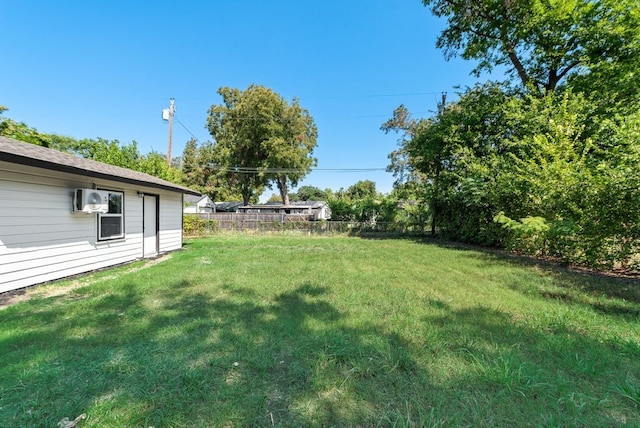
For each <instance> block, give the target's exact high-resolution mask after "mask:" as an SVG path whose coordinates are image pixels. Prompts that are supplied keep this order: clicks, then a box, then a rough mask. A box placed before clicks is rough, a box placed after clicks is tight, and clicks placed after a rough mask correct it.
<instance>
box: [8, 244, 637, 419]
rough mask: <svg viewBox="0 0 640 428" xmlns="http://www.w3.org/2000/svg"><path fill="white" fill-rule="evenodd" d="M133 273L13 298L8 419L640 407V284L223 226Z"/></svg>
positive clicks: (468, 255) (424, 414)
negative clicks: (238, 232)
mask: <svg viewBox="0 0 640 428" xmlns="http://www.w3.org/2000/svg"><path fill="white" fill-rule="evenodd" d="M136 266H138V267H137V268H135V269H132V268H131V267H122V268H118V269H113V270H109V271H105V272H99V273H96V274H93V275H90V276H87V277H84V278H81V279H76V280H74V281H76V284H75V286H76V288H73V289H72V290H70V291H68V292H66V293H65V294H61V295H56V296H53V297H46V296H47V295H51V294H55V293H50V290H51V289H54V288H56V287H57V288H59V289H64V288H65V287H68V286H69V284H70V283H69V282H60V283H56V284H53V285H50V286H46V287H41V288H36V289H35V290H32V291H31V293H32V298H31V299H30V300H29V301H26V302H23V303H19V304H16V305H14V306H11V307H8V308H5V309H3V310H1V311H0V379H1V380H0V425H2V426H4V425H14V426H34V425H35V426H57V423H58V422H59V421H60V420H62V419H63V418H64V417H68V418H70V419H73V418H75V417H76V416H78V415H79V414H81V413H85V414H86V415H87V419H86V420H84V421H83V422H82V426H558V425H562V426H622V425H625V424H630V425H631V426H633V424H634V423H636V422H637V421H638V420H640V411H639V406H640V359H638V355H640V327H639V326H640V322H639V321H640V320H639V317H638V313H639V309H640V308H639V306H640V304H639V303H638V300H640V299H634V296H640V294H639V290H640V288H639V285H638V283H637V282H634V281H624V282H622V281H619V280H616V279H608V278H604V277H599V276H594V275H585V274H581V273H571V272H568V271H565V270H562V269H557V268H553V267H549V266H544V265H542V266H539V265H537V264H535V263H531V262H527V261H526V260H525V261H523V260H518V259H512V258H508V257H503V256H498V255H494V254H491V253H485V252H481V251H476V250H468V249H452V248H446V247H443V246H438V245H436V244H434V243H424V242H418V241H411V240H397V239H390V240H384V239H359V238H348V237H331V238H327V237H301V236H221V237H215V238H210V239H202V240H194V241H189V242H188V243H187V245H186V246H185V249H184V250H183V251H180V252H177V253H174V254H172V256H171V257H170V258H169V259H168V260H165V261H162V262H160V263H157V264H155V265H152V266H148V267H144V268H141V267H140V265H136ZM78 282H79V283H80V284H78ZM83 284H85V285H84V286H81V287H77V286H78V285H83ZM623 297H624V298H623Z"/></svg>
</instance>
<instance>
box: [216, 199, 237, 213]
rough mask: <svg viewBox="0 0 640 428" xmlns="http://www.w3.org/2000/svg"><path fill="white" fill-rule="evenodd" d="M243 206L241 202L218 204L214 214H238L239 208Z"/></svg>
mask: <svg viewBox="0 0 640 428" xmlns="http://www.w3.org/2000/svg"><path fill="white" fill-rule="evenodd" d="M241 206H242V201H240V202H216V203H215V207H214V212H216V213H237V212H238V208H240V207H241Z"/></svg>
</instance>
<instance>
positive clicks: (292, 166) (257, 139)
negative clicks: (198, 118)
mask: <svg viewBox="0 0 640 428" xmlns="http://www.w3.org/2000/svg"><path fill="white" fill-rule="evenodd" d="M218 94H220V96H221V97H222V104H218V105H212V106H211V108H210V109H209V117H208V118H207V127H208V129H209V132H210V133H211V135H212V136H213V138H214V140H215V144H214V145H213V147H212V160H213V161H214V166H215V168H216V169H217V171H218V173H217V175H218V177H220V178H224V179H225V180H226V181H227V183H228V184H229V186H230V187H231V188H233V189H236V190H237V192H238V193H240V194H241V195H242V198H243V200H244V202H245V203H248V202H249V200H250V199H251V197H252V196H254V195H255V194H256V193H257V192H258V191H261V190H262V189H264V188H265V187H271V186H272V185H273V184H274V183H275V184H276V186H277V188H278V190H279V192H280V195H281V197H282V202H283V203H284V204H288V203H289V189H290V188H291V187H293V186H296V185H297V184H298V182H299V181H300V180H301V179H302V178H304V177H305V176H306V175H307V174H308V173H309V172H310V171H311V168H312V167H313V166H315V165H316V164H317V160H316V159H315V158H314V157H313V156H312V154H313V150H314V148H315V147H316V144H317V134H318V131H317V128H316V125H315V122H314V121H313V118H312V117H311V115H310V114H309V112H308V111H307V110H305V109H303V108H302V107H301V106H300V104H299V102H298V100H297V99H294V100H293V101H292V102H291V103H288V102H287V101H286V100H284V99H283V98H282V97H281V96H280V95H278V94H276V93H275V92H274V91H273V90H271V89H268V88H265V87H264V86H258V85H250V86H249V87H248V88H247V89H246V90H245V91H241V90H239V89H234V88H228V87H224V88H220V89H219V90H218Z"/></svg>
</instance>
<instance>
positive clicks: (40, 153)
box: [0, 137, 200, 195]
mask: <svg viewBox="0 0 640 428" xmlns="http://www.w3.org/2000/svg"><path fill="white" fill-rule="evenodd" d="M0 161H5V162H10V163H15V164H19V165H28V166H34V167H38V168H44V169H49V170H52V171H60V172H67V173H71V174H78V175H84V176H86V177H95V178H101V179H104V180H111V181H117V182H121V183H129V184H137V185H143V186H147V187H154V188H158V189H164V190H171V191H174V192H179V193H186V194H188V195H200V193H198V192H196V191H195V190H191V189H189V188H187V187H183V186H180V185H178V184H175V183H171V182H169V181H166V180H162V179H160V178H158V177H154V176H153V175H149V174H145V173H143V172H138V171H133V170H130V169H127V168H121V167H119V166H113V165H109V164H106V163H102V162H96V161H93V160H89V159H84V158H80V157H77V156H74V155H71V154H68V153H63V152H60V151H58V150H53V149H49V148H46V147H41V146H36V145H35V144H29V143H25V142H23V141H18V140H14V139H11V138H6V137H0Z"/></svg>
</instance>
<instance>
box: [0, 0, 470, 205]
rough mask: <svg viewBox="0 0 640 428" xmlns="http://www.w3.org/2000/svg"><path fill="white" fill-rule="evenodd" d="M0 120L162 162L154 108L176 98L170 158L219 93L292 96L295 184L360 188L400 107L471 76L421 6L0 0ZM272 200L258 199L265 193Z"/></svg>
mask: <svg viewBox="0 0 640 428" xmlns="http://www.w3.org/2000/svg"><path fill="white" fill-rule="evenodd" d="M0 6H1V7H0V10H2V13H0V28H2V33H3V36H2V38H3V43H2V55H3V58H4V65H3V67H2V71H0V105H5V106H7V107H8V108H9V111H8V112H5V117H9V118H11V119H14V120H17V121H21V122H26V123H27V124H28V125H30V126H33V127H35V128H37V129H38V130H39V131H42V132H48V133H56V134H62V135H68V136H72V137H75V138H97V137H102V138H106V139H110V140H111V139H117V140H119V141H120V142H121V143H129V142H131V141H134V140H135V141H136V142H137V143H138V148H139V150H140V151H141V152H142V153H147V152H149V151H151V150H155V151H158V152H162V153H166V150H167V136H168V125H167V124H166V123H165V122H163V121H162V120H161V112H162V109H164V108H167V107H168V106H169V98H172V97H173V98H175V103H176V107H177V112H176V116H175V117H176V119H177V122H176V123H174V133H173V148H172V155H173V156H178V155H180V154H181V153H182V150H183V148H184V145H185V143H186V142H187V140H188V139H189V138H191V136H192V135H193V136H195V137H196V138H197V139H198V140H199V141H200V142H204V141H207V140H210V139H211V137H210V135H209V134H208V131H207V130H206V129H205V127H204V126H205V120H206V117H207V110H208V108H209V107H210V106H211V105H212V104H219V103H220V102H221V99H220V97H219V96H218V95H217V93H216V91H217V89H218V88H219V87H221V86H229V87H235V88H239V89H246V87H247V86H248V85H250V84H252V83H255V84H258V85H264V86H267V87H269V88H272V89H273V90H274V91H276V92H277V93H279V94H280V95H282V96H283V97H284V98H286V99H288V100H291V99H292V98H293V97H297V98H298V99H299V100H300V104H301V105H302V107H304V108H306V109H307V110H309V112H310V114H311V115H312V116H313V118H314V119H315V121H316V124H317V126H318V131H319V137H318V146H317V148H316V150H315V152H314V155H315V156H316V157H317V158H318V170H316V171H314V172H312V173H311V174H310V175H309V176H307V178H306V179H305V180H304V181H303V182H302V183H301V185H304V184H307V185H313V186H317V187H320V188H323V189H324V188H327V187H328V188H331V189H333V190H338V189H339V188H341V187H344V188H347V187H348V186H350V185H352V184H354V183H355V182H357V181H358V180H366V179H369V180H372V181H374V182H375V183H376V185H377V188H378V190H379V191H381V192H385V193H386V192H389V191H390V190H391V189H392V183H393V177H392V176H391V174H389V173H387V172H384V171H358V172H336V171H327V170H332V169H378V168H380V169H382V168H385V167H386V166H387V165H388V159H387V155H388V154H389V153H390V152H391V151H392V150H394V149H395V148H396V146H397V142H396V141H397V136H396V135H385V134H384V133H383V132H382V131H380V125H381V124H382V123H383V122H384V121H386V120H387V119H388V118H389V117H391V114H392V112H393V110H394V109H395V108H396V107H397V106H398V105H400V104H401V103H402V104H405V105H406V106H407V107H408V108H409V110H410V111H411V112H412V113H413V115H414V116H416V117H421V116H429V115H431V114H433V112H434V111H435V110H436V105H437V100H438V99H439V98H440V94H441V93H442V92H447V93H448V98H449V100H451V99H454V98H455V93H456V87H457V86H462V87H464V86H466V85H472V84H473V83H474V81H475V78H473V77H471V76H470V75H469V72H470V70H471V69H472V68H473V67H474V64H473V63H471V62H466V61H463V60H460V59H454V60H451V61H445V58H444V55H443V53H442V51H440V50H437V49H436V48H435V42H436V38H437V36H438V35H439V34H440V32H441V30H442V28H443V27H444V24H445V22H444V21H443V20H440V19H437V18H435V17H433V16H431V14H430V12H429V10H428V9H427V8H425V7H424V6H422V3H421V2H420V0H366V1H365V0H341V1H337V0H322V1H310V0H308V1H304V0H297V1H296V0H272V1H258V0H233V1H220V0H209V1H165V0H156V1H153V2H150V1H142V0H140V1H132V0H128V1H124V0H116V1H108V2H98V1H86V0H61V1H58V2H52V1H44V0H42V1H35V0H21V1H10V0H0ZM271 193H272V192H271V191H267V196H268V195H270V194H271Z"/></svg>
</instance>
